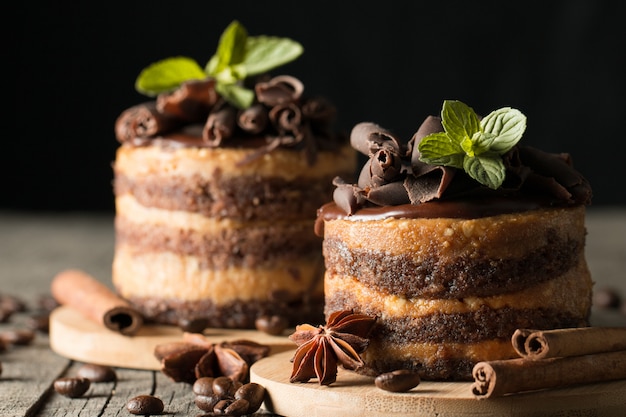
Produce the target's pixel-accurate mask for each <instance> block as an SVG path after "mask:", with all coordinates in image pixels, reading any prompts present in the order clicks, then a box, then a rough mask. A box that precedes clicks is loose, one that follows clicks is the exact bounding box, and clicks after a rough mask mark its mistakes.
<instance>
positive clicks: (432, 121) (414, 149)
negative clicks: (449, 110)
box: [409, 116, 443, 175]
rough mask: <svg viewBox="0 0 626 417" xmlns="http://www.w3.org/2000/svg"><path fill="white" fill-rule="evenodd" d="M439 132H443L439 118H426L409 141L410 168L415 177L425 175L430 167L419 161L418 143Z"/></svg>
mask: <svg viewBox="0 0 626 417" xmlns="http://www.w3.org/2000/svg"><path fill="white" fill-rule="evenodd" d="M439 132H443V125H442V124H441V117H437V116H428V117H427V118H426V119H425V120H424V121H423V122H422V124H421V125H420V127H419V129H417V132H415V134H414V135H413V137H412V138H411V140H410V141H409V146H410V147H411V166H412V167H413V173H414V174H415V175H421V174H424V173H427V172H428V171H429V170H430V168H429V167H431V166H432V165H428V164H426V163H424V162H422V161H420V152H419V149H418V147H419V144H420V142H421V141H422V139H424V138H425V137H426V136H428V135H430V134H432V133H439Z"/></svg>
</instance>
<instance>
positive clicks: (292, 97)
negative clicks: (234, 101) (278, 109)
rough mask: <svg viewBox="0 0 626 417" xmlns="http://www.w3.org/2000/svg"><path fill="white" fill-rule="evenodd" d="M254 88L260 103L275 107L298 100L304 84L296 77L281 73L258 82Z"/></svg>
mask: <svg viewBox="0 0 626 417" xmlns="http://www.w3.org/2000/svg"><path fill="white" fill-rule="evenodd" d="M254 89H255V92H256V96H257V100H258V101H259V102H260V103H263V104H265V105H266V106H269V107H275V106H280V105H284V104H288V103H293V102H295V101H297V100H298V99H299V98H300V96H301V95H302V92H303V91H304V85H303V84H302V82H301V81H300V80H298V79H297V78H295V77H292V76H289V75H279V76H277V77H274V78H272V79H270V80H269V81H267V82H259V83H257V84H256V86H255V87H254Z"/></svg>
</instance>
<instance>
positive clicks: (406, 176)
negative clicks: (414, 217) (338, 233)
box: [334, 101, 591, 215]
mask: <svg viewBox="0 0 626 417" xmlns="http://www.w3.org/2000/svg"><path fill="white" fill-rule="evenodd" d="M525 129H526V117H525V116H524V115H523V114H522V113H521V112H520V111H519V110H516V109H511V108H509V107H505V108H501V109H499V110H496V111H494V112H492V113H490V114H489V115H487V116H486V117H484V118H480V117H479V116H477V115H476V113H474V111H473V110H472V109H471V108H470V107H468V106H467V105H465V104H464V103H461V102H459V101H445V102H444V104H443V110H442V112H441V117H436V116H429V117H427V118H426V120H425V121H424V122H423V123H422V125H421V126H420V128H419V129H418V131H417V132H416V133H415V134H414V135H413V137H412V138H411V140H410V141H408V142H406V143H403V142H401V141H400V140H398V139H397V138H396V137H395V136H394V135H393V134H392V133H391V132H389V131H388V130H386V129H384V128H382V127H380V126H378V125H376V124H374V123H360V124H358V125H356V126H355V127H354V128H353V130H352V133H351V136H350V142H351V144H352V146H353V147H354V148H355V149H356V150H358V151H360V152H361V153H363V154H365V155H367V156H368V157H369V160H368V161H367V162H366V163H365V165H364V166H363V169H362V170H361V173H360V175H359V178H358V182H357V184H350V183H347V182H345V181H344V180H343V179H341V178H336V179H335V180H334V184H335V186H336V189H335V193H334V200H335V203H336V204H337V205H338V206H339V207H340V208H341V209H342V210H343V211H345V212H346V213H347V214H349V215H351V214H354V213H355V212H356V211H357V210H359V209H361V208H364V207H376V206H398V205H403V204H410V205H419V204H422V203H426V202H433V201H452V200H458V199H460V198H463V199H468V198H469V199H472V198H479V197H480V198H484V197H494V198H507V199H508V198H514V199H515V198H529V197H530V198H535V199H538V200H541V201H544V202H545V203H547V204H552V205H558V204H561V205H573V204H589V203H590V200H591V188H590V186H589V183H588V182H587V180H586V179H585V178H584V177H583V176H582V175H581V174H579V173H578V172H577V171H575V170H574V169H573V167H572V162H571V159H570V157H569V155H567V154H551V153H547V152H543V151H540V150H538V149H535V148H532V147H528V146H521V145H519V144H518V142H519V140H520V139H521V137H522V134H523V133H524V131H525Z"/></svg>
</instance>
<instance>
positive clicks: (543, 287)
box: [324, 258, 593, 341]
mask: <svg viewBox="0 0 626 417" xmlns="http://www.w3.org/2000/svg"><path fill="white" fill-rule="evenodd" d="M592 285H593V282H592V281H591V276H590V274H589V270H588V268H587V265H586V262H585V260H584V259H583V258H581V259H580V260H579V262H578V265H577V266H576V267H575V268H572V269H570V270H569V271H566V272H565V273H563V274H562V275H561V276H559V277H556V278H554V279H551V280H549V281H545V282H542V283H539V284H537V285H535V286H532V287H528V288H525V289H523V290H520V291H517V292H513V293H502V294H497V295H492V296H489V297H475V296H473V297H467V298H459V299H430V298H404V297H400V296H397V295H390V294H387V293H383V292H380V291H377V290H376V289H375V288H372V287H369V286H367V285H365V284H364V283H363V282H360V281H359V280H358V279H357V278H355V277H345V276H337V275H332V274H331V273H330V272H328V271H326V276H325V280H324V286H325V288H324V291H325V294H326V298H327V307H326V309H327V311H328V312H329V313H330V312H332V311H337V310H344V309H352V308H357V309H358V310H359V311H361V312H363V313H365V314H370V315H373V316H377V317H383V320H384V321H396V322H401V321H407V322H412V323H413V324H411V325H410V326H414V325H415V323H416V321H420V320H425V319H427V320H426V321H428V320H430V319H429V318H431V317H434V316H441V315H447V316H452V315H456V316H466V317H468V318H471V317H472V316H475V315H476V314H478V313H479V312H480V311H481V310H484V309H486V310H488V311H501V312H502V311H505V310H507V309H509V310H513V309H517V310H520V311H522V310H528V311H532V310H537V309H539V310H541V309H543V310H545V309H546V308H551V309H555V310H557V311H558V313H557V314H556V316H569V317H571V318H573V321H574V322H575V323H576V324H577V323H579V322H580V323H584V322H586V321H587V319H588V317H587V316H588V314H589V308H590V306H591V291H592ZM564 288H567V291H564V290H563V289H564ZM511 313H512V314H515V312H513V311H511ZM546 319H551V317H547V318H546ZM435 321H436V319H435ZM467 325H468V324H463V323H458V324H454V326H453V327H456V326H460V327H465V326H467ZM481 326H482V324H481ZM428 327H429V328H430V325H429V326H428ZM474 327H475V326H474ZM488 328H489V326H488ZM402 330H403V332H405V333H404V336H407V337H408V336H409V333H406V332H409V330H408V329H402ZM430 333H432V334H430ZM430 333H428V332H423V331H422V332H420V334H417V335H415V336H416V337H422V338H424V340H434V339H433V338H438V339H439V340H455V339H454V338H455V337H460V336H461V335H462V334H463V332H462V331H460V330H455V329H453V328H451V329H450V330H449V331H448V330H447V331H443V330H436V329H432V330H431V332H430ZM470 333H471V332H470ZM489 337H492V335H490V336H489ZM411 340H413V339H411ZM415 340H417V339H415ZM463 341H468V340H463Z"/></svg>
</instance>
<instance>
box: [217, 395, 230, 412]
mask: <svg viewBox="0 0 626 417" xmlns="http://www.w3.org/2000/svg"><path fill="white" fill-rule="evenodd" d="M232 402H233V400H232V399H230V398H227V399H222V400H219V401H218V402H217V404H215V406H214V407H213V412H214V413H215V414H226V409H227V408H228V406H229V405H230V404H231V403H232Z"/></svg>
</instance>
